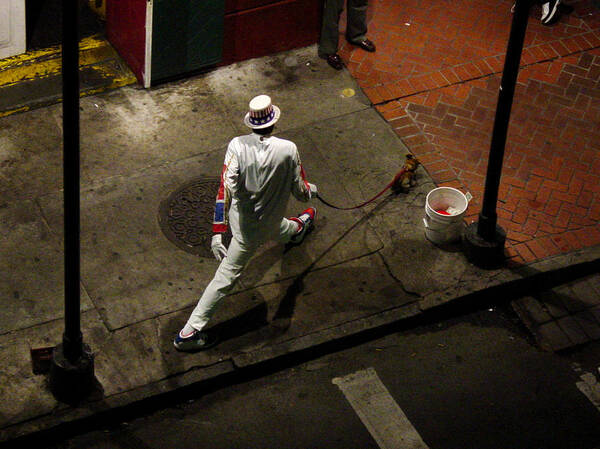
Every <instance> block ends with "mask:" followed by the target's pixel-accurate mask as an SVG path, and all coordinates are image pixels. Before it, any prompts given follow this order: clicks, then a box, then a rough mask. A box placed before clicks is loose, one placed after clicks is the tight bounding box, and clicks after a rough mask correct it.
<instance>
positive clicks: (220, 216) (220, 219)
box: [213, 165, 227, 234]
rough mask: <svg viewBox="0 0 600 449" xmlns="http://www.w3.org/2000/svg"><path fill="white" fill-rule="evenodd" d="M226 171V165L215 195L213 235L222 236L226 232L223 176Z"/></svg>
mask: <svg viewBox="0 0 600 449" xmlns="http://www.w3.org/2000/svg"><path fill="white" fill-rule="evenodd" d="M226 170H227V165H224V166H223V173H222V174H221V185H220V186H219V192H218V193H217V203H216V204H215V215H214V219H213V233H215V234H222V233H224V232H227V211H226V210H225V182H224V176H225V171H226Z"/></svg>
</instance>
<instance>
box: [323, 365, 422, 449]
mask: <svg viewBox="0 0 600 449" xmlns="http://www.w3.org/2000/svg"><path fill="white" fill-rule="evenodd" d="M332 382H333V383H334V384H335V385H337V386H338V387H339V389H340V390H342V393H344V396H346V399H347V400H348V402H349V403H350V405H352V408H354V411H355V412H356V414H357V415H358V417H359V418H360V420H361V421H362V422H363V424H364V425H365V427H366V428H367V430H368V431H369V433H370V434H371V436H372V437H373V438H374V439H375V441H376V442H377V444H378V445H379V447H380V448H381V449H428V446H427V445H426V444H425V443H424V442H423V440H422V439H421V436H420V435H419V433H418V432H417V430H416V429H415V428H414V427H413V425H412V424H411V423H410V421H409V420H408V418H407V417H406V415H405V414H404V412H403V411H402V409H401V408H400V407H399V406H398V404H396V401H394V399H393V398H392V396H391V395H390V393H389V391H388V390H387V388H385V385H383V383H382V382H381V380H380V379H379V376H377V373H376V372H375V370H374V369H373V368H367V369H366V370H363V371H357V372H356V373H353V374H349V375H347V376H345V377H336V378H334V379H333V380H332Z"/></svg>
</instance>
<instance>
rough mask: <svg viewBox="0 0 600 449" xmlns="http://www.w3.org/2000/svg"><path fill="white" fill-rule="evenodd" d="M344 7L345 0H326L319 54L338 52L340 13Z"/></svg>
mask: <svg viewBox="0 0 600 449" xmlns="http://www.w3.org/2000/svg"><path fill="white" fill-rule="evenodd" d="M343 9H344V0H325V2H324V5H323V24H322V26H321V38H320V40H319V50H318V51H319V56H326V55H331V54H334V53H337V49H338V39H339V33H340V32H339V24H340V14H341V13H342V10H343Z"/></svg>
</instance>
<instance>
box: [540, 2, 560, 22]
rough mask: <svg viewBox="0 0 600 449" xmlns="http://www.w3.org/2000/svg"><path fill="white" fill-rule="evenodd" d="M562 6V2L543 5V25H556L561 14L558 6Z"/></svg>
mask: <svg viewBox="0 0 600 449" xmlns="http://www.w3.org/2000/svg"><path fill="white" fill-rule="evenodd" d="M559 4H560V0H551V1H549V2H546V3H544V4H543V5H542V17H541V21H542V25H552V24H553V23H555V22H556V21H557V20H558V19H559V17H560V12H559V10H558V5H559Z"/></svg>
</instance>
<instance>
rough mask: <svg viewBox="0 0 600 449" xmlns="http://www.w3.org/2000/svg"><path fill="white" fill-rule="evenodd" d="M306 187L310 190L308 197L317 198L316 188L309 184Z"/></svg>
mask: <svg viewBox="0 0 600 449" xmlns="http://www.w3.org/2000/svg"><path fill="white" fill-rule="evenodd" d="M308 187H309V189H310V197H311V198H314V197H315V196H317V186H316V185H314V184H311V183H310V182H309V183H308Z"/></svg>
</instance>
